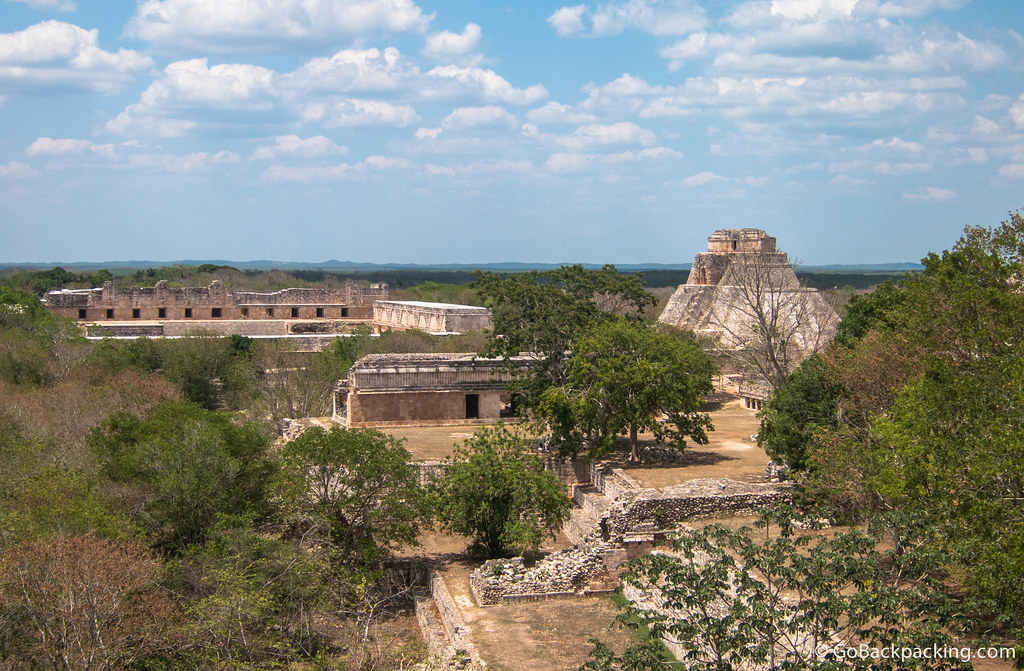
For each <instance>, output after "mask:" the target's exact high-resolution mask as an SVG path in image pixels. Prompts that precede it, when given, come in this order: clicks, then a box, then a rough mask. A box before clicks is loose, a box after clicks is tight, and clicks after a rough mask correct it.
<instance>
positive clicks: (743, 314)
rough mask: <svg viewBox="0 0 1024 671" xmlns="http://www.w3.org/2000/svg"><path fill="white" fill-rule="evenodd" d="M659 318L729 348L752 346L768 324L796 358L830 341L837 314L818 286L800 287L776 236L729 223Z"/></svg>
mask: <svg viewBox="0 0 1024 671" xmlns="http://www.w3.org/2000/svg"><path fill="white" fill-rule="evenodd" d="M659 321H661V322H662V323H664V324H669V325H671V326H675V327H677V328H680V329H685V330H688V331H692V332H694V333H696V334H698V335H703V336H708V337H711V338H713V339H715V340H717V341H718V342H719V343H720V344H721V345H722V346H723V347H725V348H729V349H735V350H738V349H743V348H746V347H752V346H755V343H757V342H758V341H759V340H761V339H762V337H763V336H762V332H763V329H765V328H771V329H772V330H773V333H774V336H773V337H775V338H777V339H780V340H782V341H783V342H785V343H786V344H787V346H788V347H790V348H792V349H793V350H794V356H793V357H792V359H793V360H796V361H799V360H801V359H803V358H805V357H806V356H809V355H810V354H812V353H813V352H815V351H817V350H818V349H820V348H821V347H822V346H824V345H825V344H826V343H827V342H828V341H829V340H831V339H832V336H833V335H834V334H835V329H836V326H837V325H838V322H839V317H838V315H837V314H836V312H835V310H833V309H832V306H830V305H829V304H828V303H827V302H826V301H825V299H824V298H823V297H822V296H821V294H820V293H819V292H818V290H817V289H812V288H807V287H802V286H800V281H799V280H798V279H797V277H796V273H795V272H794V271H793V267H792V265H790V263H789V256H788V255H787V254H786V253H785V252H780V251H778V249H776V246H775V238H774V237H772V236H770V235H768V234H767V233H765V232H764V231H762V230H760V229H756V228H742V229H735V228H728V229H720V230H717V231H715V233H714V235H712V236H711V237H709V238H708V251H706V252H700V253H698V254H697V256H696V258H695V259H694V261H693V266H692V267H691V269H690V276H689V277H688V278H687V280H686V284H682V285H680V286H679V288H678V289H677V290H676V292H675V293H674V294H673V295H672V297H671V298H670V299H669V301H668V304H667V305H666V306H665V310H664V311H663V312H662V313H661V316H660V317H659ZM750 388H751V389H752V390H754V389H755V388H756V387H755V386H751V387H750ZM759 395H760V394H759ZM751 400H752V402H754V401H761V400H763V398H758V397H757V396H752V399H751ZM755 405H756V403H755ZM751 407H752V406H751Z"/></svg>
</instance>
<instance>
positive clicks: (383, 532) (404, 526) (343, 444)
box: [280, 427, 427, 567]
mask: <svg viewBox="0 0 1024 671" xmlns="http://www.w3.org/2000/svg"><path fill="white" fill-rule="evenodd" d="M410 459H411V455H410V454H409V451H408V450H406V449H405V448H404V447H403V446H402V441H401V440H400V439H398V438H395V437H393V436H389V435H387V434H384V433H381V432H380V431H376V430H373V429H351V430H350V429H342V428H339V427H332V428H331V430H330V431H324V430H323V429H321V428H319V427H312V428H310V429H307V430H306V431H305V432H303V434H302V435H301V436H299V437H298V438H296V439H295V440H293V441H291V442H290V443H288V444H287V445H286V446H285V448H284V450H283V452H282V453H281V477H280V490H281V494H282V497H283V499H284V501H285V502H286V506H287V513H288V515H289V517H290V518H291V519H292V520H293V521H294V522H296V523H298V524H299V525H300V526H303V527H306V528H311V529H313V530H315V531H316V532H317V536H318V537H319V538H322V539H323V541H324V542H325V543H327V544H329V545H331V546H332V547H333V548H335V549H336V552H335V553H334V556H335V558H337V559H339V560H340V561H341V562H342V563H345V564H353V565H357V566H370V567H373V566H375V565H376V564H377V563H379V561H380V560H381V559H382V558H383V557H385V556H387V555H389V554H390V553H391V552H392V551H393V550H395V549H397V548H399V547H402V546H406V545H414V544H415V543H416V537H417V535H418V533H419V527H420V524H421V523H422V521H423V520H424V518H425V517H426V513H427V505H426V500H425V497H424V495H423V491H422V490H421V489H420V487H419V481H418V477H419V476H418V472H417V470H416V468H415V467H414V466H413V465H411V464H410V463H409V462H410Z"/></svg>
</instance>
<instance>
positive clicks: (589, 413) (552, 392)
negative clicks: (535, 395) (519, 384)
mask: <svg viewBox="0 0 1024 671" xmlns="http://www.w3.org/2000/svg"><path fill="white" fill-rule="evenodd" d="M715 372H716V367H715V364H714V362H713V361H712V359H711V357H710V356H708V355H707V354H706V353H705V352H704V351H703V350H702V349H701V348H700V347H699V346H698V345H697V343H696V342H695V341H693V340H692V339H691V338H688V337H685V336H680V337H675V336H672V335H668V334H662V333H658V332H656V331H654V330H653V329H651V328H648V327H647V326H644V325H643V324H638V323H636V322H631V321H627V320H622V319H620V320H614V321H605V322H603V323H599V324H597V325H596V326H594V327H593V328H592V329H591V330H590V331H588V332H587V333H586V334H585V335H583V336H582V337H580V338H579V339H578V340H577V341H576V342H575V344H574V345H573V351H572V355H571V356H570V357H569V360H568V362H567V365H566V380H565V384H564V386H561V387H549V388H548V390H547V391H546V392H544V394H543V395H542V397H541V402H540V404H539V408H538V411H539V413H540V414H541V415H542V416H543V417H544V418H545V419H547V420H548V423H549V424H550V426H551V427H552V433H553V436H554V438H555V440H556V442H557V443H558V444H559V445H560V446H562V447H563V449H564V448H568V451H570V452H575V451H576V449H575V448H576V447H577V446H578V445H579V444H580V442H581V440H582V439H584V438H586V439H589V440H592V441H593V442H594V450H593V452H592V454H591V456H597V455H600V454H602V453H604V452H607V451H609V450H612V449H614V447H615V438H616V436H618V435H623V434H628V435H629V442H630V458H631V459H633V460H636V459H637V458H638V456H639V455H638V452H637V448H638V434H639V432H640V431H653V432H654V434H655V436H657V438H658V439H659V440H666V439H667V440H668V441H669V442H670V443H671V444H672V445H674V446H675V447H677V448H679V449H682V448H683V447H684V446H685V445H686V438H687V437H689V438H690V439H691V440H693V441H694V442H695V443H697V444H698V445H706V444H707V442H708V437H707V431H710V430H711V429H712V426H711V420H710V418H709V417H708V415H707V414H706V413H702V412H699V409H700V406H701V403H702V402H703V398H704V395H705V394H708V393H710V392H711V391H712V389H713V387H712V384H711V378H712V376H713V375H714V374H715Z"/></svg>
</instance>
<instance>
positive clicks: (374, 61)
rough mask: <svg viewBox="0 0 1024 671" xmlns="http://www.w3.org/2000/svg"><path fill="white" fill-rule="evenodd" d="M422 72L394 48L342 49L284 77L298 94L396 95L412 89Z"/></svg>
mask: <svg viewBox="0 0 1024 671" xmlns="http://www.w3.org/2000/svg"><path fill="white" fill-rule="evenodd" d="M418 75H419V69H418V68H417V67H416V66H415V65H412V64H409V63H408V62H407V61H406V60H405V59H404V58H403V57H402V54H401V53H400V52H399V51H398V49H395V48H394V47H388V48H386V49H384V50H380V49H342V50H341V51H339V52H337V53H336V54H334V55H333V56H331V57H330V58H314V59H312V60H309V61H307V62H306V63H304V64H303V65H302V66H300V67H299V68H298V69H297V70H295V71H294V72H291V73H289V74H287V75H284V76H283V77H282V85H283V86H285V87H286V88H288V89H289V90H293V91H295V92H297V93H299V94H308V93H311V92H317V91H330V92H339V91H340V92H346V93H347V92H351V91H393V90H396V89H399V88H401V87H404V86H408V85H409V81H410V80H411V79H413V78H414V77H416V76H418Z"/></svg>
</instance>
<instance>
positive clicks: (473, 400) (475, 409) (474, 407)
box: [466, 394, 480, 419]
mask: <svg viewBox="0 0 1024 671" xmlns="http://www.w3.org/2000/svg"><path fill="white" fill-rule="evenodd" d="M466 419H480V394H466Z"/></svg>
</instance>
